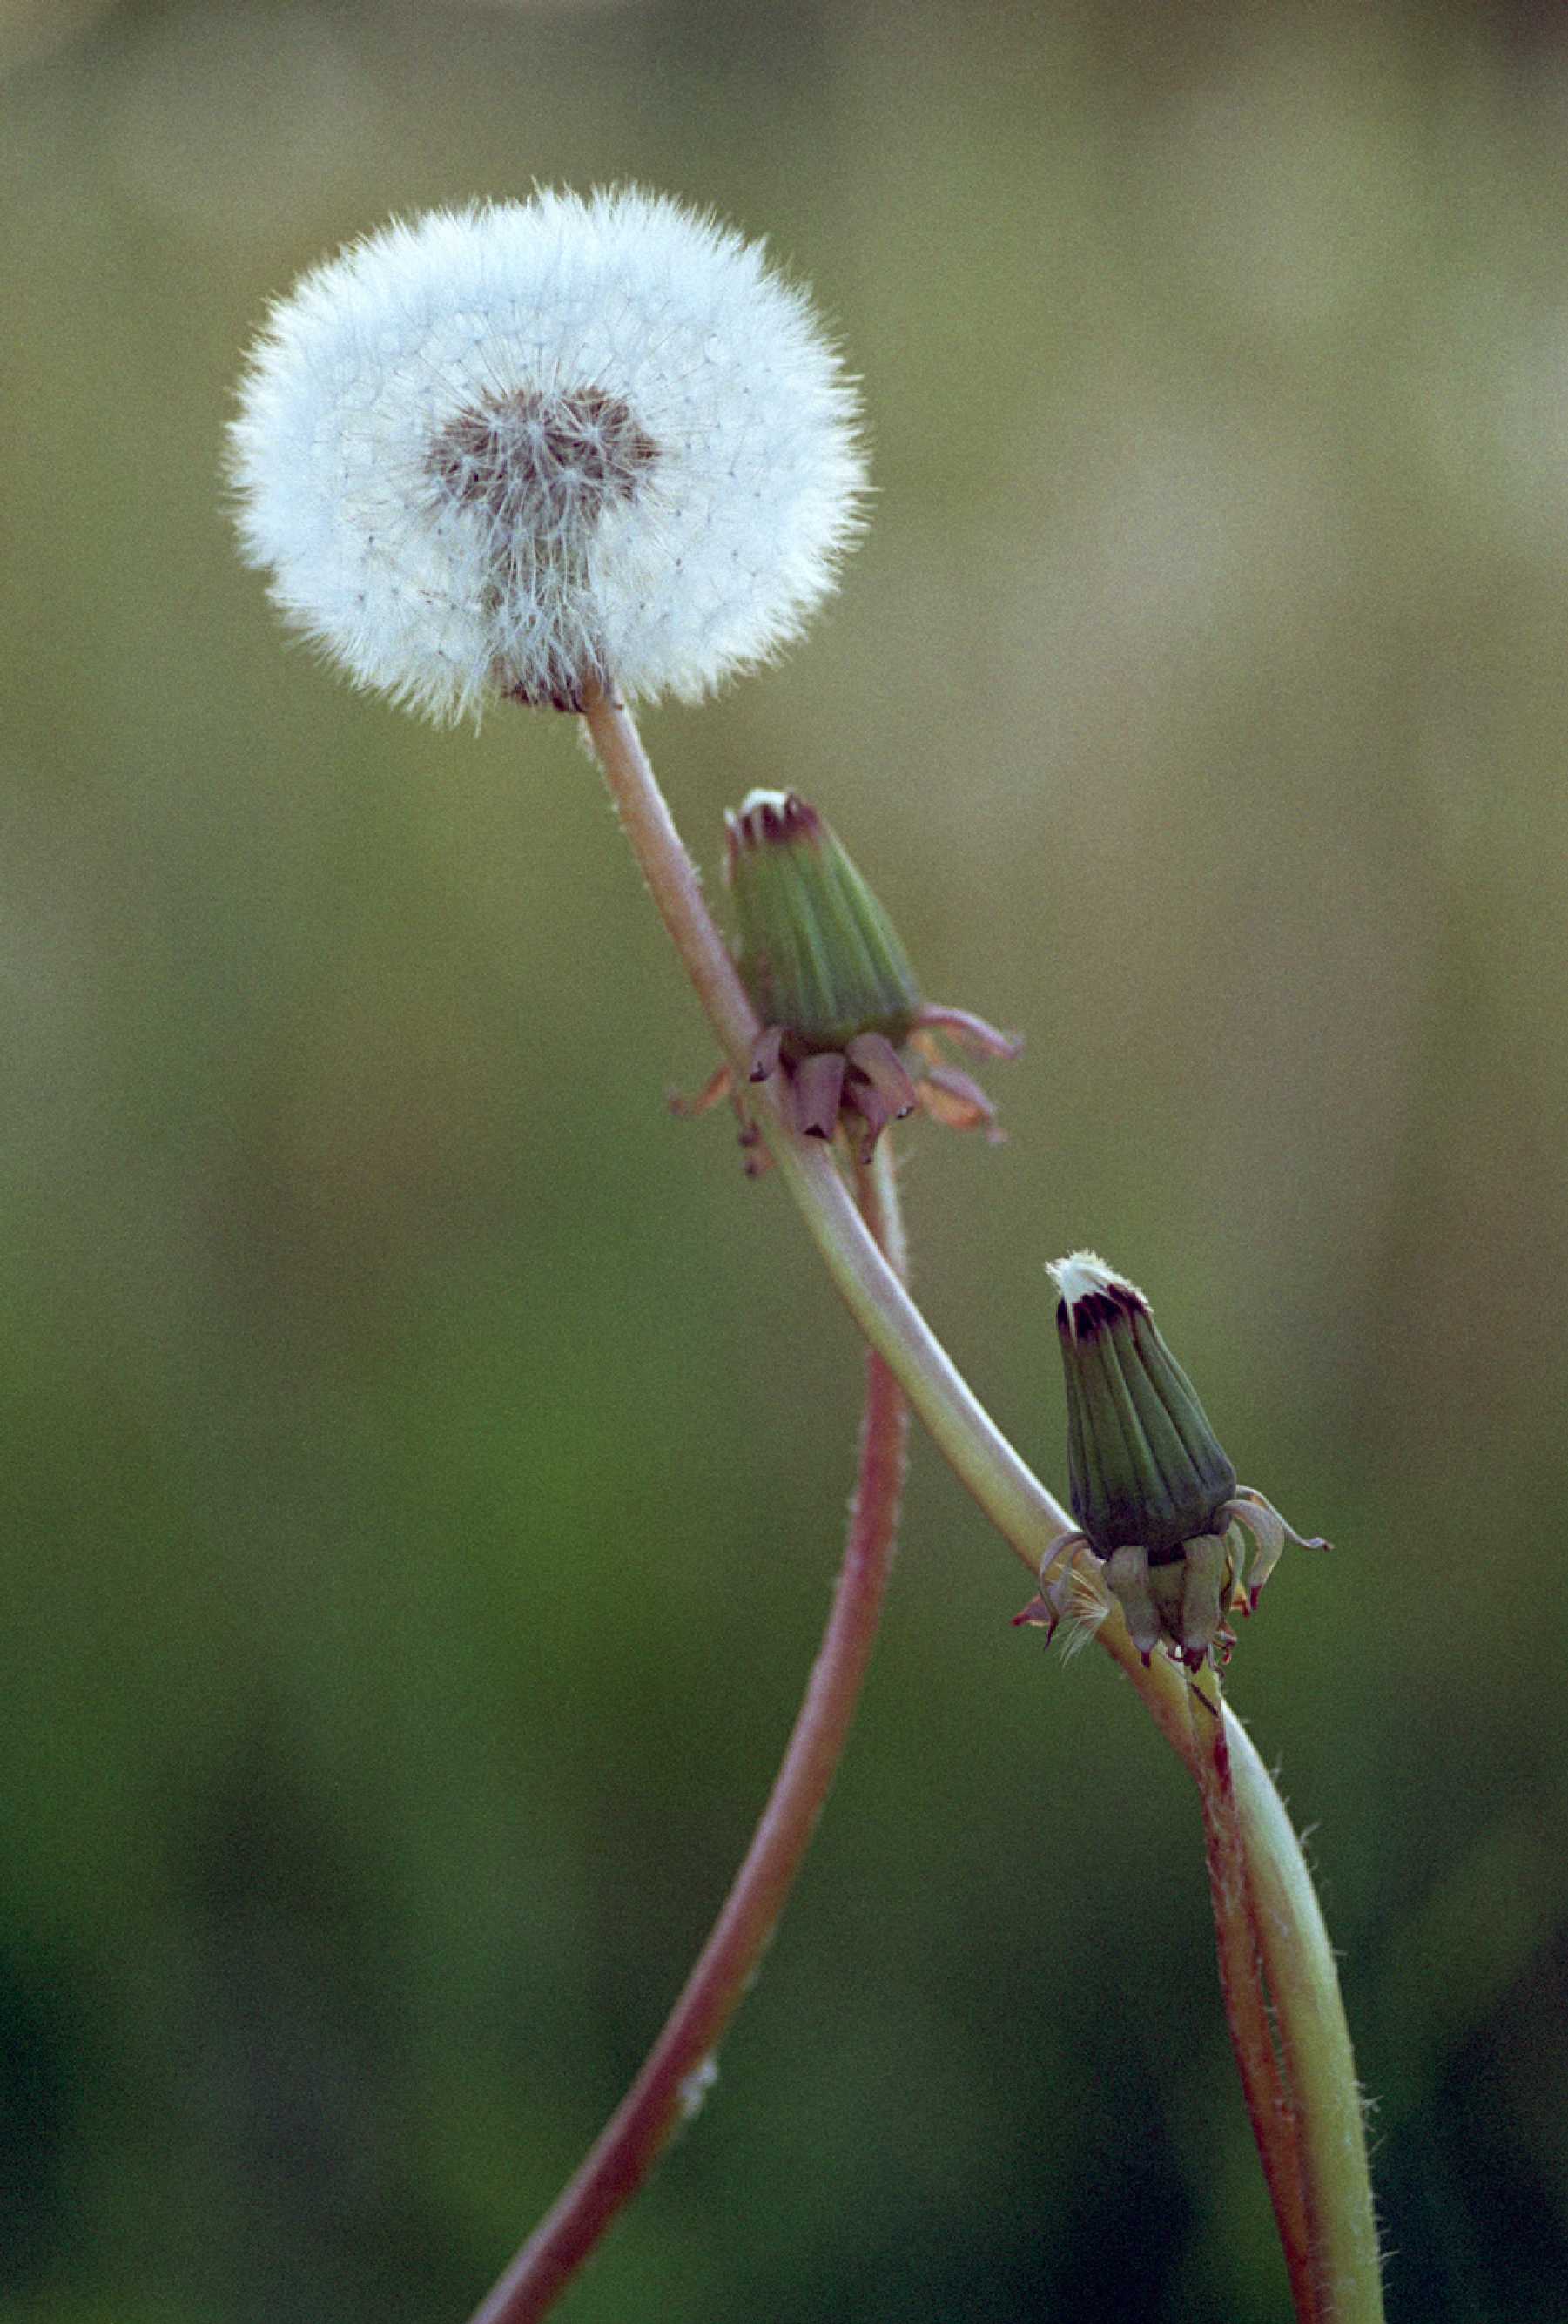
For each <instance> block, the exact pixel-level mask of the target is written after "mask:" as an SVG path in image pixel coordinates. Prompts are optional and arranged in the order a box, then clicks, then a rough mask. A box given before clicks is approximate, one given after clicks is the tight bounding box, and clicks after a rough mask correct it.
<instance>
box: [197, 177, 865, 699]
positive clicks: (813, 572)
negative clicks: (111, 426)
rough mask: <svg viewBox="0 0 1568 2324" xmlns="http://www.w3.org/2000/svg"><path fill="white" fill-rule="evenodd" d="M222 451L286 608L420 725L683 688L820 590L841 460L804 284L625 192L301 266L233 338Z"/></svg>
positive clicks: (522, 210) (539, 207)
mask: <svg viewBox="0 0 1568 2324" xmlns="http://www.w3.org/2000/svg"><path fill="white" fill-rule="evenodd" d="M232 467H233V475H234V481H235V486H236V489H237V492H238V495H239V503H240V506H239V523H240V530H241V535H242V538H243V540H244V547H245V549H246V552H247V554H248V555H249V557H250V558H251V560H252V562H253V563H254V564H256V565H259V566H262V567H265V568H266V569H267V570H269V571H270V573H271V575H272V595H273V597H274V599H275V601H276V602H277V604H279V605H280V607H281V609H282V611H283V613H284V614H285V615H286V616H287V618H288V619H289V620H290V621H291V622H292V623H293V624H294V625H295V626H296V627H297V628H299V629H300V630H301V631H302V632H305V634H306V635H307V636H309V638H311V639H312V640H314V641H315V642H316V643H317V644H318V645H319V646H321V647H322V648H323V649H324V650H326V651H327V652H328V653H330V654H331V655H333V656H334V657H335V658H336V659H337V660H338V661H340V662H341V663H342V664H343V665H344V667H345V668H346V669H347V670H348V672H349V674H350V675H351V676H352V677H353V678H355V679H356V680H357V681H359V682H360V683H361V684H363V685H366V686H373V687H381V688H383V689H384V690H385V691H387V692H388V693H390V694H392V696H395V697H396V698H398V699H399V700H401V701H404V702H407V703H409V704H410V705H412V706H414V707H416V708H419V709H422V710H427V711H429V712H430V713H432V714H433V715H436V716H438V717H447V718H449V717H456V716H458V715H461V714H463V713H465V712H473V713H477V712H478V711H479V710H480V709H481V708H482V707H483V705H484V702H485V701H486V699H487V698H491V697H493V696H511V697H512V698H513V699H515V700H519V701H522V702H528V703H534V704H540V705H553V706H555V707H557V708H559V709H566V710H575V709H579V708H581V707H582V705H583V703H584V701H585V698H586V696H587V694H588V693H589V692H590V690H591V689H593V688H595V687H604V688H605V689H618V690H619V691H621V692H622V693H623V694H624V695H625V696H628V697H632V696H650V695H658V694H660V693H665V692H669V693H674V694H678V695H680V696H687V697H693V696H699V695H701V694H704V693H706V691H707V690H708V689H709V688H710V687H714V686H715V685H716V684H717V683H719V681H720V680H721V679H722V678H725V677H727V676H728V675H730V674H731V673H733V671H734V670H736V669H739V668H741V667H742V666H744V665H745V664H748V663H751V662H754V661H756V660H758V659H762V658H765V657H766V656H767V655H768V654H770V652H772V651H773V650H775V649H776V648H777V647H778V646H779V644H781V643H782V642H783V641H785V640H786V639H788V638H789V637H790V636H792V635H793V634H794V633H795V632H796V631H797V630H798V629H799V627H800V626H801V624H802V622H804V621H805V619H806V617H807V614H809V613H810V612H811V611H812V610H813V608H814V607H815V606H816V604H817V603H818V602H819V601H820V599H821V598H822V597H823V596H824V595H826V592H827V591H828V590H829V589H830V588H831V587H832V586H833V582H834V579H835V571H836V567H837V562H838V558H839V557H840V554H841V553H842V551H843V549H844V547H845V545H846V543H847V542H848V541H849V539H851V538H852V536H853V533H854V531H855V530H856V527H857V523H858V514H857V511H858V503H859V500H860V496H861V493H862V489H863V485H864V481H865V476H864V466H863V462H862V457H861V453H860V449H859V445H858V440H857V429H856V403H855V398H854V394H853V390H852V388H851V387H850V385H849V383H848V382H847V381H846V380H845V378H844V373H843V369H842V367H841V365H840V363H839V360H838V357H837V355H836V354H835V351H834V349H833V347H832V346H830V345H829V343H828V341H827V340H826V337H825V335H824V333H823V331H822V328H821V327H820V325H819V323H818V322H817V320H816V317H815V316H814V314H813V313H812V310H811V308H810V304H809V302H808V300H807V299H806V297H805V296H804V294H803V293H802V292H801V291H798V290H797V289H795V288H794V287H793V286H792V285H790V284H789V283H788V282H786V281H783V280H781V279H780V278H779V276H778V275H777V274H775V273H773V272H770V270H769V269H768V267H767V266H766V265H765V264H764V263H763V258H762V254H761V249H760V248H759V247H758V246H757V245H756V244H748V243H745V242H743V241H742V239H741V238H740V237H739V236H738V235H734V234H732V233H729V232H728V231H726V230H725V229H724V228H722V227H720V226H715V224H713V223H712V222H711V221H709V220H707V219H705V218H701V217H696V216H694V215H693V214H692V213H690V212H689V211H687V210H685V209H682V208H680V207H679V206H678V204H677V203H675V202H672V201H669V200H666V199H663V198H659V197H656V196H650V195H648V194H644V193H641V192H639V191H637V190H635V189H625V190H622V191H618V192H611V193H605V194H596V195H595V196H593V197H592V198H589V199H587V200H582V199H579V198H577V197H576V196H575V195H572V194H565V193H559V194H558V193H542V194H540V195H538V196H536V197H535V198H534V199H533V200H532V201H531V202H528V203H516V202H507V203H498V204H494V205H491V206H482V207H476V208H472V209H468V210H463V211H457V212H448V211H438V212H435V213H433V214H431V215H430V216H429V217H424V218H422V219H420V220H418V221H416V222H415V223H413V224H411V225H406V226H405V225H401V224H394V225H392V226H386V227H384V228H383V230H382V231H381V232H380V233H379V234H375V235H371V236H370V237H368V239H366V240H365V241H364V242H360V243H357V244H354V245H352V246H351V247H350V248H348V249H347V250H346V251H344V252H343V253H341V254H339V256H337V258H335V259H333V260H331V261H329V262H328V263H326V264H325V265H322V266H319V267H318V268H316V269H315V270H314V271H313V272H310V273H309V274H307V275H306V276H305V277H304V278H303V279H302V280H301V281H300V282H299V283H298V284H297V285H296V287H295V289H294V290H293V291H292V292H291V294H290V295H289V297H288V298H287V299H285V300H281V302H280V303H279V304H278V306H277V307H276V308H274V309H273V312H272V318H271V320H270V323H269V325H268V327H267V329H266V331H265V332H264V333H263V336H262V337H261V338H260V340H259V341H258V342H257V344H256V346H255V347H254V350H253V352H252V356H251V363H250V368H249V372H248V374H247V376H246V378H245V380H244V383H243V386H242V389H241V398H240V413H239V417H238V419H237V420H236V421H235V427H234V430H233V459H232Z"/></svg>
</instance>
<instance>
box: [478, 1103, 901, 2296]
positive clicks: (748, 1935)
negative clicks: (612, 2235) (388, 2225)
mask: <svg viewBox="0 0 1568 2324" xmlns="http://www.w3.org/2000/svg"><path fill="white" fill-rule="evenodd" d="M890 1147H891V1139H890V1137H889V1136H886V1135H884V1136H883V1137H882V1138H881V1139H880V1140H879V1142H878V1145H877V1149H876V1154H875V1157H874V1158H873V1159H872V1163H871V1164H870V1165H869V1166H866V1167H858V1166H857V1171H856V1188H857V1195H858V1199H859V1202H860V1205H861V1209H862V1213H863V1214H864V1217H865V1219H866V1222H867V1224H868V1227H869V1228H870V1230H871V1231H872V1234H873V1236H874V1237H875V1239H876V1241H877V1244H878V1246H879V1248H880V1249H881V1250H883V1251H884V1252H885V1253H886V1254H887V1258H888V1261H889V1264H890V1266H891V1267H893V1268H895V1269H896V1270H897V1271H898V1272H899V1274H902V1273H903V1272H904V1270H905V1268H906V1266H907V1263H908V1262H907V1255H906V1250H905V1242H904V1231H903V1222H902V1219H901V1216H900V1213H899V1197H898V1189H897V1185H896V1184H895V1181H894V1176H893V1163H892V1157H891V1152H890ZM908 1439H909V1407H908V1406H907V1404H906V1402H905V1398H904V1394H903V1391H902V1389H901V1388H899V1384H898V1381H897V1380H896V1379H894V1377H893V1375H892V1373H891V1372H890V1370H889V1369H888V1367H887V1365H886V1364H885V1363H884V1362H883V1361H882V1359H881V1356H879V1355H877V1354H876V1353H875V1352H874V1351H868V1353H867V1357H866V1383H865V1405H864V1411H863V1416H862V1422H861V1436H860V1456H859V1470H858V1474H857V1477H856V1482H855V1492H854V1500H853V1506H852V1509H851V1514H850V1524H849V1534H848V1538H847V1540H846V1542H845V1545H844V1563H843V1565H842V1567H841V1568H840V1571H839V1577H838V1582H837V1586H836V1588H835V1592H834V1600H833V1606H832V1609H831V1610H830V1612H829V1615H828V1618H827V1627H826V1629H825V1631H824V1633H823V1637H822V1644H821V1646H820V1647H819V1649H818V1651H817V1656H816V1663H815V1664H814V1665H813V1667H812V1672H811V1676H810V1679H809V1681H808V1683H807V1690H806V1694H805V1697H804V1700H803V1701H802V1702H801V1705H800V1710H799V1712H798V1716H797V1718H796V1721H795V1726H794V1729H793V1731H792V1733H791V1735H790V1738H789V1746H788V1748H787V1749H786V1751H785V1754H784V1758H783V1762H782V1764H781V1765H780V1766H779V1773H778V1775H777V1777H776V1778H775V1780H774V1784H773V1789H772V1791H771V1793H770V1794H769V1798H768V1803H767V1806H766V1807H765V1808H764V1809H763V1811H762V1815H761V1821H760V1822H759V1823H758V1825H757V1829H756V1831H755V1832H754V1833H753V1834H752V1843H751V1846H750V1847H749V1848H748V1849H747V1851H746V1855H745V1858H744V1860H743V1861H742V1865H741V1867H740V1870H739V1871H738V1872H737V1873H736V1875H735V1878H734V1883H733V1886H732V1887H731V1890H730V1893H729V1895H728V1896H727V1897H726V1898H725V1899H724V1906H723V1909H722V1910H721V1912H720V1914H719V1916H718V1919H717V1920H716V1921H715V1923H714V1925H713V1928H712V1930H711V1932H709V1935H708V1939H707V1941H706V1944H705V1945H704V1947H703V1949H702V1951H701V1952H700V1954H699V1955H698V1956H697V1960H696V1964H695V1966H694V1967H693V1969H692V1972H691V1975H690V1976H689V1977H688V1978H687V1982H686V1985H685V1987H684V1988H683V1990H682V1992H681V1995H680V1997H679V1999H678V2001H677V2003H676V2005H675V2006H674V2008H673V2009H672V2010H671V2012H670V2014H669V2018H668V2020H667V2021H666V2024H665V2026H664V2030H663V2031H662V2033H660V2034H659V2039H658V2041H657V2042H656V2043H654V2046H653V2048H652V2049H651V2050H650V2052H649V2054H648V2057H647V2059H646V2061H645V2062H644V2064H643V2066H642V2069H641V2072H640V2073H639V2074H638V2076H637V2079H636V2080H635V2081H634V2082H633V2083H632V2088H631V2089H630V2090H629V2091H628V2092H627V2094H626V2096H625V2098H623V2100H622V2102H621V2104H620V2106H619V2107H617V2109H616V2111H615V2113H614V2114H613V2116H612V2117H611V2119H610V2121H609V2122H608V2123H607V2124H606V2126H605V2127H604V2131H603V2132H602V2133H601V2135H600V2136H599V2138H598V2140H597V2141H596V2142H595V2145H594V2146H593V2148H592V2149H591V2151H590V2152H589V2153H588V2155H587V2157H586V2160H585V2162H584V2163H583V2164H582V2167H581V2168H580V2170H579V2171H578V2172H577V2173H576V2176H575V2177H574V2178H573V2180H572V2181H571V2182H570V2184H569V2185H568V2186H567V2188H566V2190H564V2192H563V2193H562V2194H561V2196H560V2197H559V2199H558V2201H557V2202H556V2204H555V2206H554V2208H553V2209H551V2210H550V2211H549V2214H548V2215H547V2217H546V2218H544V2219H543V2220H542V2221H541V2223H540V2226H539V2227H537V2228H536V2229H535V2231H534V2233H533V2234H532V2236H530V2238H529V2240H528V2242H527V2243H526V2244H525V2245H524V2246H523V2247H522V2249H521V2252H520V2253H519V2254H518V2255H517V2257H516V2259H515V2260H513V2262H512V2265H511V2266H510V2267H509V2268H508V2270H507V2272H506V2273H505V2274H504V2275H503V2277H502V2279H501V2281H500V2282H498V2283H497V2284H496V2286H495V2288H494V2290H493V2292H491V2293H490V2295H489V2297H488V2298H487V2299H486V2300H485V2301H484V2302H483V2304H482V2305H481V2306H480V2308H479V2309H478V2310H476V2311H475V2316H474V2319H473V2324H531V2319H533V2318H536V2317H540V2316H543V2315H545V2314H546V2313H547V2312H548V2310H549V2309H550V2308H551V2307H552V2306H553V2305H554V2303H555V2301H556V2300H557V2299H558V2297H559V2295H560V2293H561V2292H563V2291H564V2290H565V2289H566V2287H567V2284H568V2283H569V2282H570V2281H571V2279H572V2277H573V2276H574V2275H575V2274H576V2271H577V2269H578V2268H579V2267H580V2266H581V2265H582V2264H583V2262H584V2261H585V2260H586V2258H587V2257H588V2255H590V2253H591V2252H592V2251H593V2250H594V2248H595V2246H596V2245H597V2244H598V2243H599V2241H600V2239H601V2238H602V2236H604V2233H605V2230H606V2229H607V2228H608V2227H610V2225H611V2224H612V2222H613V2220H614V2218H615V2217H616V2215H617V2214H618V2213H619V2212H620V2211H621V2210H623V2209H624V2207H625V2205H626V2204H627V2203H628V2202H630V2201H631V2199H632V2196H633V2195H635V2194H636V2192H637V2190H638V2189H639V2188H640V2187H641V2184H642V2182H643V2181H644V2180H645V2179H646V2178H647V2176H648V2174H649V2172H650V2171H651V2170H652V2168H653V2166H654V2164H655V2163H657V2161H658V2160H659V2155H660V2153H662V2152H663V2150H664V2148H665V2146H666V2145H667V2144H669V2139H670V2138H671V2136H672V2135H673V2134H674V2133H675V2132H676V2131H677V2130H678V2128H679V2126H680V2123H681V2121H682V2119H683V2117H684V2116H685V2115H686V2114H687V2113H688V2112H689V2111H690V2110H691V2107H692V2104H693V2101H694V2099H696V2098H700V2096H701V2091H702V2084H703V2078H704V2074H705V2070H706V2068H708V2066H709V2065H710V2064H711V2061H712V2060H713V2056H714V2052H715V2049H716V2047H717V2044H718V2043H719V2041H720V2039H721V2038H722V2036H723V2034H724V2029H725V2027H726V2026H727V2024H729V2021H730V2019H731V2017H732V2016H733V2014H734V2011H735V2009H736V2007H737V2006H738V2005H739V2003H740V2001H741V1999H742V1996H743V1995H744V1993H745V1992H746V1990H747V1988H748V1987H749V1986H750V1984H751V1982H752V1978H753V1977H754V1976H755V1974H756V1971H757V1967H758V1964H759V1962H760V1961H761V1957H762V1955H763V1953H764V1951H765V1950H766V1949H767V1946H768V1943H769V1941H770V1938H771V1937H772V1934H773V1931H774V1929H775V1928H776V1926H777V1925H778V1922H779V1915H780V1914H781V1913H782V1911H783V1909H784V1905H785V1904H786V1902H787V1900H788V1898H789V1891H790V1889H791V1887H792V1886H794V1882H795V1877H796V1875H797V1873H798V1871H799V1869H800V1865H801V1862H802V1859H803V1858H804V1857H805V1854H806V1850H807V1846H808V1845H809V1843H810V1840H811V1835H812V1832H813V1831H814V1830H815V1829H816V1819H817V1817H818V1815H819V1814H820V1813H821V1811H822V1806H823V1803H824V1802H825V1800H826V1797H827V1794H828V1791H829V1788H830V1787H831V1785H832V1783H833V1778H834V1775H835V1772H836V1770H837V1767H838V1763H839V1760H840V1758H841V1757H843V1753H844V1744H845V1742H846V1740H847V1739H848V1736H849V1729H850V1724H851V1721H852V1720H853V1717H854V1711H855V1705H856V1703H857V1702H858V1701H859V1699H860V1692H861V1686H862V1681H863V1680H864V1677H865V1674H866V1668H867V1665H868V1664H869V1663H870V1660H871V1654H872V1646H873V1645H874V1644H875V1641H876V1635H877V1628H878V1625H879V1622H880V1619H881V1609H882V1600H883V1597H884V1594H885V1591H886V1589H887V1582H888V1575H889V1573H890V1571H891V1568H892V1563H893V1553H894V1550H895V1548H896V1546H897V1542H898V1524H899V1500H900V1498H901V1496H902V1492H903V1484H904V1472H905V1469H906V1466H907V1456H908Z"/></svg>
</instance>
